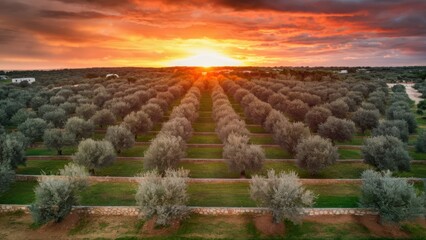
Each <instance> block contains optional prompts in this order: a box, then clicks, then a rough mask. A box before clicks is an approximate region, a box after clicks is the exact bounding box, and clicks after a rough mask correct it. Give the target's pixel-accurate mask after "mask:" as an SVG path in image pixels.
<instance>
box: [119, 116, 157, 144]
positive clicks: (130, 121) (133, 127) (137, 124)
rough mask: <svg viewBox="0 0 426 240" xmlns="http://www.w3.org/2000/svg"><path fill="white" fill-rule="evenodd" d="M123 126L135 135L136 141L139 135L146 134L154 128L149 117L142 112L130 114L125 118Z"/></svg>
mask: <svg viewBox="0 0 426 240" xmlns="http://www.w3.org/2000/svg"><path fill="white" fill-rule="evenodd" d="M123 124H124V126H126V127H127V128H128V129H129V130H130V131H131V132H132V133H133V134H134V135H135V139H136V138H137V135H138V133H146V132H148V131H149V130H150V129H151V128H152V126H153V123H152V121H151V119H150V118H149V116H148V115H147V114H146V113H144V112H142V111H139V112H131V113H130V114H128V115H127V116H126V117H125V118H124V120H123Z"/></svg>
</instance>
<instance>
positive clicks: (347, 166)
mask: <svg viewBox="0 0 426 240" xmlns="http://www.w3.org/2000/svg"><path fill="white" fill-rule="evenodd" d="M68 162H69V161H68V160H32V161H28V162H27V165H26V166H20V167H19V168H18V169H17V173H18V174H26V175H39V174H41V172H45V173H46V174H57V173H58V172H59V169H61V168H63V166H64V165H65V164H67V163H68ZM180 166H181V167H183V168H185V169H188V170H189V171H190V177H192V178H238V177H239V174H238V173H235V172H230V171H229V169H228V166H227V164H226V163H225V162H208V161H206V162H181V163H180ZM370 168H371V167H369V166H368V165H367V164H364V163H362V162H360V163H336V164H334V165H332V166H329V167H327V168H325V169H323V170H322V171H321V172H320V173H319V174H317V175H315V176H311V175H310V174H309V173H308V172H307V171H305V170H303V169H300V168H299V167H297V165H296V164H295V163H291V162H266V163H265V164H264V168H263V170H262V171H260V172H259V173H258V174H261V175H265V174H266V172H267V171H268V170H269V169H274V170H275V171H277V172H280V171H294V172H296V173H297V174H298V175H299V176H300V177H301V178H317V179H327V178H331V179H332V178H338V179H339V178H340V179H344V178H350V179H354V178H360V176H361V173H362V172H363V171H364V170H366V169H370ZM142 171H143V161H140V160H128V161H127V160H118V161H116V162H115V163H114V164H113V165H111V166H109V167H104V168H101V169H99V170H97V171H96V175H97V176H121V177H133V176H135V175H136V174H138V173H140V172H142ZM247 174H248V176H250V175H251V173H250V172H248V173H247ZM395 176H400V177H418V178H426V164H412V167H411V171H409V172H401V173H395Z"/></svg>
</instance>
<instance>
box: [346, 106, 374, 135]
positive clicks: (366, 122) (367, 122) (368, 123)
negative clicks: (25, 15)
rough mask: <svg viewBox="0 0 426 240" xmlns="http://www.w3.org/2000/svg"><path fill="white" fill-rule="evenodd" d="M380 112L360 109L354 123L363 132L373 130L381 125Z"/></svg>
mask: <svg viewBox="0 0 426 240" xmlns="http://www.w3.org/2000/svg"><path fill="white" fill-rule="evenodd" d="M379 118H380V112H379V111H377V110H366V109H362V108H360V109H358V110H357V111H356V112H355V113H354V114H353V116H352V121H353V122H354V123H355V125H356V126H357V127H358V128H359V129H360V130H361V132H362V133H364V132H365V130H371V129H373V128H375V127H377V125H378V124H379Z"/></svg>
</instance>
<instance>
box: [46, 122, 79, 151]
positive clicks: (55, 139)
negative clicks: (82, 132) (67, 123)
mask: <svg viewBox="0 0 426 240" xmlns="http://www.w3.org/2000/svg"><path fill="white" fill-rule="evenodd" d="M43 143H44V145H45V146H46V147H48V148H53V149H56V151H57V152H58V155H62V148H63V147H65V146H72V145H74V143H75V135H74V134H72V133H69V132H67V131H66V130H63V129H59V128H52V129H47V130H46V131H45V132H44V135H43Z"/></svg>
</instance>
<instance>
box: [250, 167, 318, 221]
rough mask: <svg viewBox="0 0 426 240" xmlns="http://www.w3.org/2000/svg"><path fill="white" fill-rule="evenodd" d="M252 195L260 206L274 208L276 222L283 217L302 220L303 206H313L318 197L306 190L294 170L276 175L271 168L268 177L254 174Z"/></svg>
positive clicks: (251, 186)
mask: <svg viewBox="0 0 426 240" xmlns="http://www.w3.org/2000/svg"><path fill="white" fill-rule="evenodd" d="M250 196H251V198H252V199H254V200H255V201H256V202H257V203H258V204H259V205H260V206H262V207H268V208H270V209H271V210H272V216H273V220H274V222H275V223H279V222H281V221H282V220H283V219H288V220H290V221H292V222H294V223H299V222H301V220H302V216H303V214H304V211H303V208H305V207H312V206H313V204H314V201H315V198H316V197H315V195H314V194H313V193H312V192H311V191H309V190H305V188H304V187H303V186H302V184H301V183H300V182H299V177H298V176H297V175H296V174H295V173H294V172H290V173H285V172H282V173H280V174H279V175H276V174H275V171H274V170H269V171H268V175H267V177H266V178H264V177H260V176H253V178H252V179H251V180H250Z"/></svg>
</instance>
